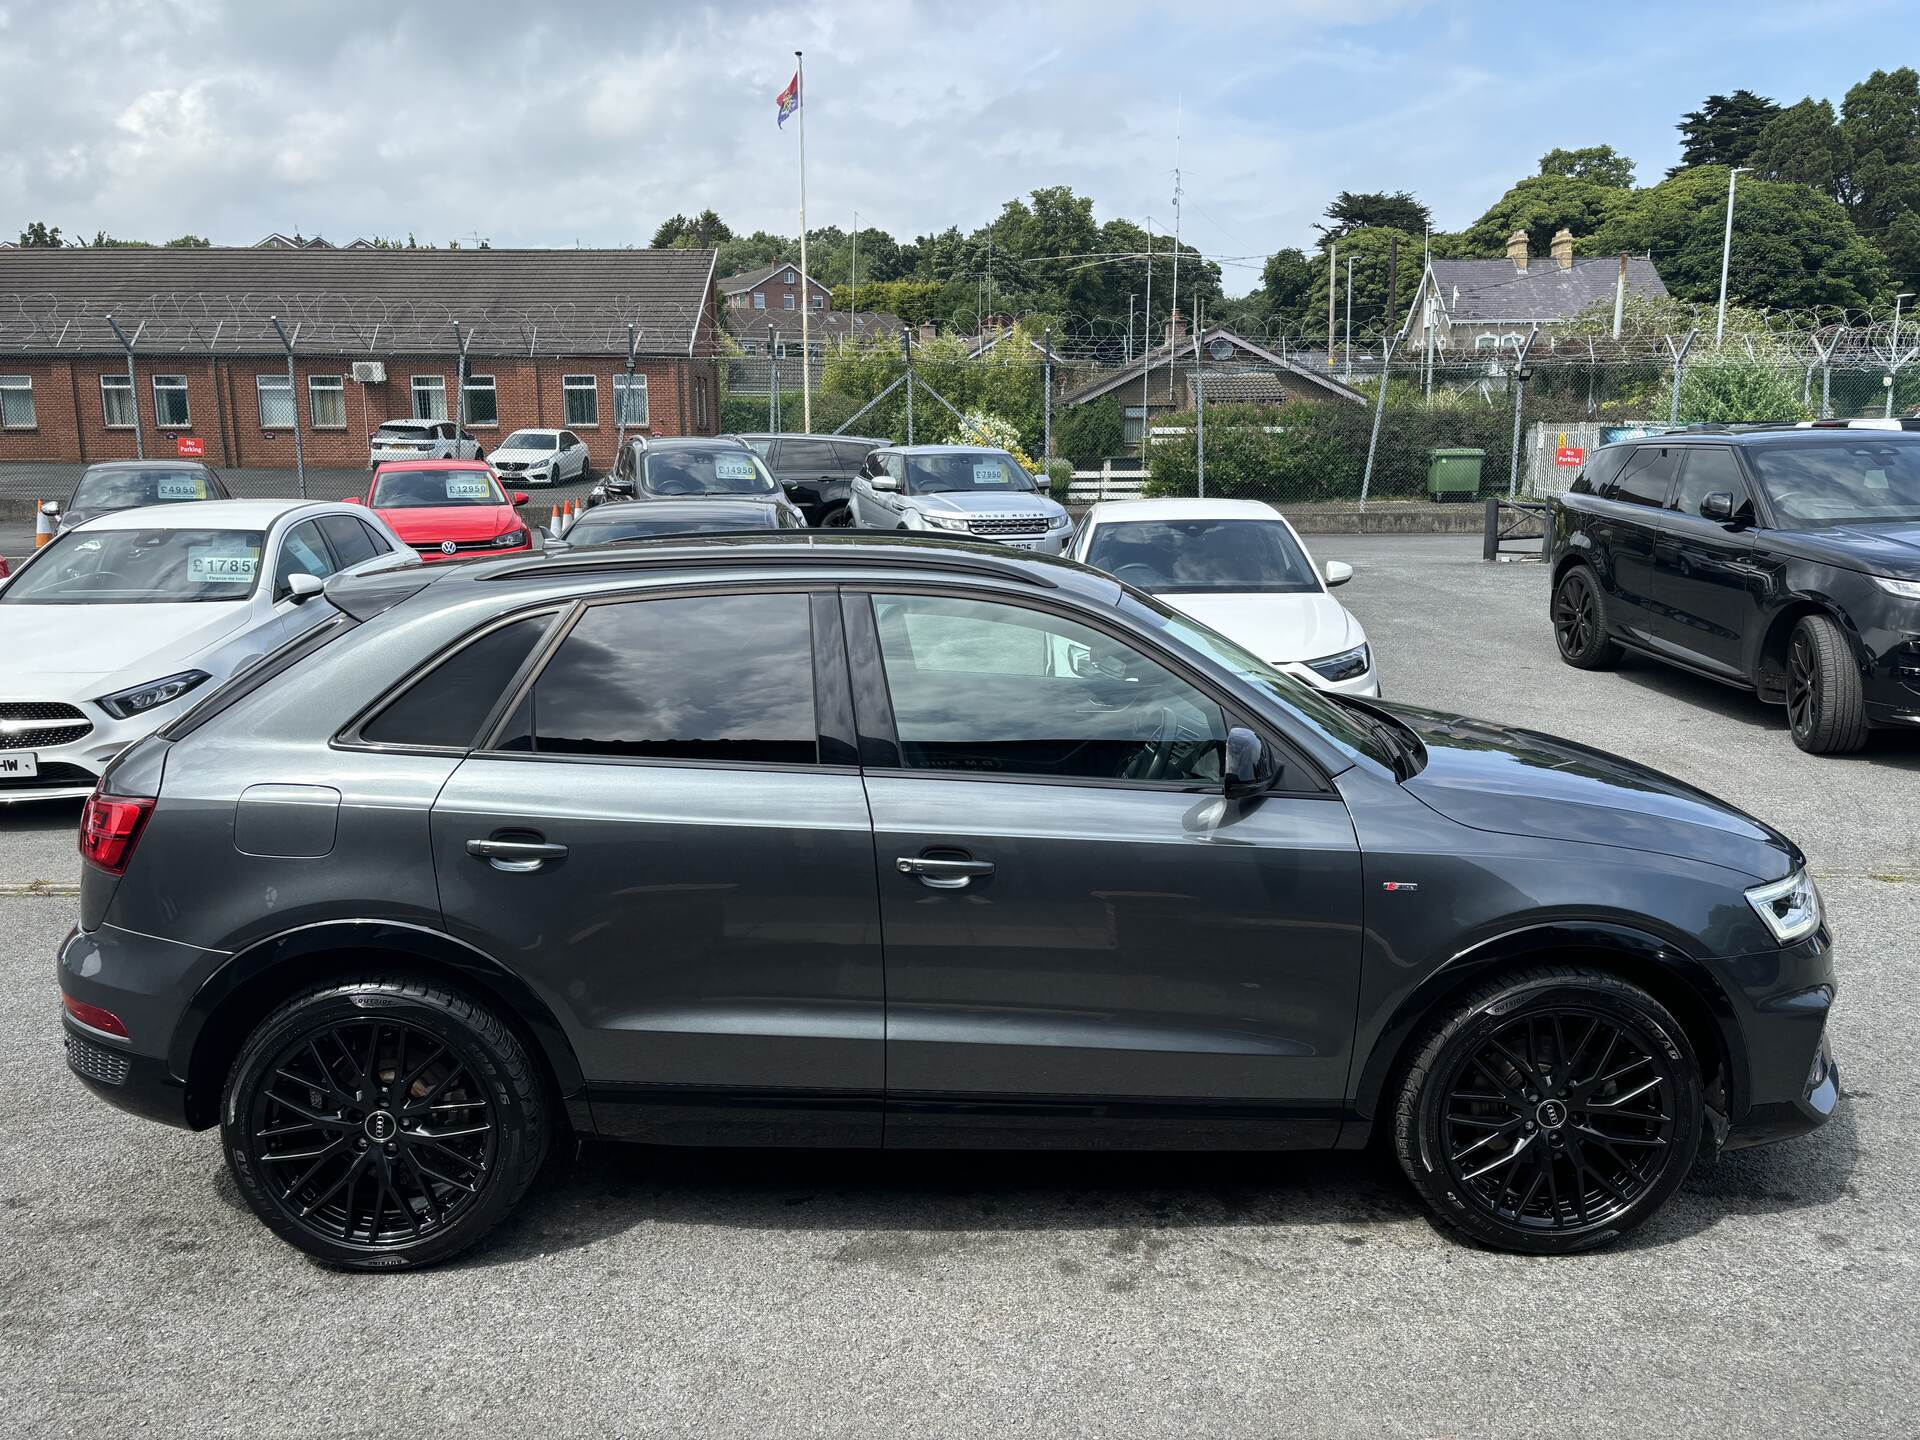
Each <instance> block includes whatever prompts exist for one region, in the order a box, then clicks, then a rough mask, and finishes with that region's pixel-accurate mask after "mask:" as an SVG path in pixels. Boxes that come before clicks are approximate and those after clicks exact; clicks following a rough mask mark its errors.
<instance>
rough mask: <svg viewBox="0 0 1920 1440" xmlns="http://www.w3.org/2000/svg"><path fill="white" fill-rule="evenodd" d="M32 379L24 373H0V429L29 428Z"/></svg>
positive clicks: (32, 419) (31, 416) (30, 425)
mask: <svg viewBox="0 0 1920 1440" xmlns="http://www.w3.org/2000/svg"><path fill="white" fill-rule="evenodd" d="M36 423H37V422H36V421H35V419H34V414H33V380H32V378H31V377H29V376H26V375H0V430H31V429H33V427H34V425H35V424H36Z"/></svg>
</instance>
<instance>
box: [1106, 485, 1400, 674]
mask: <svg viewBox="0 0 1920 1440" xmlns="http://www.w3.org/2000/svg"><path fill="white" fill-rule="evenodd" d="M1070 553H1071V555H1072V557H1073V558H1074V559H1075V560H1080V561H1083V562H1085V563H1086V564H1088V565H1091V566H1093V567H1094V568H1095V569H1098V570H1104V571H1106V572H1107V573H1108V574H1109V575H1111V576H1113V577H1114V579H1116V580H1124V581H1125V582H1126V583H1127V584H1129V585H1131V586H1133V587H1134V588H1135V589H1138V590H1145V591H1147V592H1149V593H1150V594H1152V595H1155V596H1157V597H1158V598H1159V599H1160V601H1161V602H1162V603H1163V604H1165V605H1168V606H1170V607H1171V608H1173V609H1175V610H1178V611H1180V612H1181V613H1182V614H1183V615H1190V616H1192V617H1193V618H1194V619H1195V620H1198V621H1199V622H1200V623H1201V624H1203V625H1207V626H1210V627H1211V628H1212V629H1215V630H1218V631H1219V632H1220V633H1221V634H1222V635H1224V636H1226V637H1227V638H1228V639H1229V640H1232V641H1234V642H1235V643H1236V644H1238V645H1241V646H1243V647H1244V648H1245V649H1247V650H1250V651H1252V652H1253V653H1254V654H1255V655H1256V656H1258V657H1259V658H1260V659H1262V660H1265V661H1267V662H1268V663H1269V664H1271V665H1274V666H1276V667H1278V668H1279V669H1282V670H1284V671H1286V672H1287V673H1288V674H1290V675H1293V676H1295V677H1297V678H1298V679H1301V680H1304V681H1306V682H1307V683H1308V684H1310V685H1314V686H1317V687H1318V688H1319V689H1322V690H1336V691H1339V692H1341V693H1343V694H1347V695H1378V694H1379V693H1380V675H1379V672H1378V671H1377V670H1376V669H1375V668H1374V663H1373V650H1372V647H1371V646H1369V645H1368V644H1367V632H1366V631H1365V630H1363V629H1362V628H1361V627H1360V622H1359V621H1358V620H1356V619H1354V618H1353V616H1352V615H1351V614H1349V613H1348V611H1347V607H1346V606H1344V605H1342V604H1341V603H1340V602H1339V601H1338V600H1336V599H1334V598H1333V596H1332V595H1330V594H1328V593H1327V592H1328V591H1329V590H1331V589H1332V588H1333V587H1334V586H1336V585H1344V584H1346V583H1347V581H1349V580H1351V579H1352V578H1353V567H1352V566H1351V565H1346V564H1343V563H1342V562H1340V561H1338V560H1329V561H1328V562H1327V567H1326V572H1325V575H1324V577H1323V576H1322V573H1321V572H1320V570H1319V569H1317V568H1316V567H1315V565H1314V563H1313V557H1312V556H1311V555H1309V554H1308V553H1307V547H1306V546H1305V545H1303V544H1301V543H1300V536H1299V535H1298V533H1296V532H1295V530H1294V528H1293V526H1292V525H1290V524H1289V523H1288V522H1287V520H1286V517H1285V516H1283V515H1281V514H1280V512H1279V511H1278V510H1275V509H1274V508H1273V507H1272V506H1271V505H1268V504H1266V503H1264V502H1262V501H1259V500H1122V501H1116V502H1112V503H1107V504H1100V505H1095V506H1094V507H1093V508H1092V509H1091V510H1089V511H1088V512H1087V515H1086V518H1085V519H1084V520H1082V521H1081V522H1080V533H1079V535H1078V536H1077V537H1076V539H1075V541H1074V545H1073V549H1072V551H1071V552H1070Z"/></svg>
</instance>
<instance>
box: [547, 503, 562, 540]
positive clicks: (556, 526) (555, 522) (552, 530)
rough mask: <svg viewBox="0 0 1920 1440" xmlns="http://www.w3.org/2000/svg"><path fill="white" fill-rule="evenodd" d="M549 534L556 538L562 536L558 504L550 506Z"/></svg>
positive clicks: (548, 512)
mask: <svg viewBox="0 0 1920 1440" xmlns="http://www.w3.org/2000/svg"><path fill="white" fill-rule="evenodd" d="M547 534H549V535H551V536H553V538H554V539H556V540H558V539H559V538H560V507H559V506H558V505H553V506H550V507H548V510H547Z"/></svg>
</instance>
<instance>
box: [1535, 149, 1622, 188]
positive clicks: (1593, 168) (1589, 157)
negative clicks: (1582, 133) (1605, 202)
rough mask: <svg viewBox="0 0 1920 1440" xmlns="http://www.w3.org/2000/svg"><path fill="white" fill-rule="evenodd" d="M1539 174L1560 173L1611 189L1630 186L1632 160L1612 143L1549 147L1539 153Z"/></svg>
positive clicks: (1570, 178) (1572, 178)
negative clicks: (1558, 147)
mask: <svg viewBox="0 0 1920 1440" xmlns="http://www.w3.org/2000/svg"><path fill="white" fill-rule="evenodd" d="M1540 173H1541V174H1542V175H1563V176H1565V177H1566V178H1567V179H1569V180H1586V181H1590V182H1591V183H1593V184H1595V185H1605V186H1607V187H1609V188H1610V189H1614V190H1631V189H1632V188H1633V161H1631V160H1629V159H1628V158H1627V157H1626V156H1625V155H1622V154H1621V153H1620V152H1619V151H1617V150H1615V149H1614V148H1613V147H1612V146H1611V145H1587V146H1583V147H1582V148H1581V149H1578V150H1561V149H1553V150H1549V151H1548V152H1547V153H1546V154H1544V155H1542V156H1541V157H1540Z"/></svg>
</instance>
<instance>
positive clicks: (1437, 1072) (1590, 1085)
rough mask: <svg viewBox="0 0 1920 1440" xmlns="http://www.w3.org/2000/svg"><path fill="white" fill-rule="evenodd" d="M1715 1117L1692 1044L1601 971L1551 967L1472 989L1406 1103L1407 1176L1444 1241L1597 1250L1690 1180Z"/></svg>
mask: <svg viewBox="0 0 1920 1440" xmlns="http://www.w3.org/2000/svg"><path fill="white" fill-rule="evenodd" d="M1703 1116H1704V1106H1703V1097H1702V1090H1701V1081H1700V1070H1699V1064H1698V1061H1697V1060H1696V1059H1695V1057H1694V1053H1693V1047H1692V1045H1691V1043H1690V1042H1689V1041H1688V1039H1687V1035H1686V1032H1685V1031H1684V1030H1683V1029H1681V1027H1680V1024H1679V1022H1678V1021H1676V1020H1675V1019H1674V1018H1673V1016H1672V1014H1670V1013H1669V1012H1668V1010H1667V1009H1666V1007H1665V1006H1663V1005H1662V1004H1661V1003H1660V1002H1659V1001H1658V1000H1656V999H1654V997H1653V996H1651V995H1649V994H1648V993H1647V992H1646V991H1645V990H1642V989H1641V988H1639V987H1638V986H1636V985H1633V984H1630V983H1628V982H1627V981H1625V980H1622V979H1620V978H1619V977H1618V976H1615V975H1611V974H1608V973H1606V972H1604V971H1597V970H1587V969H1584V968H1579V967H1574V966H1557V965H1556V966H1540V967H1535V968H1531V969H1528V970H1524V971H1520V972H1517V973H1512V974H1507V975H1503V976H1500V977H1499V978H1497V979H1494V980H1491V981H1488V982H1486V983H1484V984H1482V985H1479V986H1477V987H1475V988H1474V989H1473V990H1471V991H1470V992H1468V993H1467V994H1466V995H1465V996H1464V997H1463V998H1462V999H1461V1001H1460V1003H1459V1004H1458V1005H1457V1006H1455V1007H1454V1008H1453V1010H1452V1011H1451V1012H1450V1013H1449V1014H1448V1015H1447V1016H1446V1017H1445V1018H1443V1019H1442V1020H1440V1021H1439V1022H1438V1023H1437V1024H1436V1025H1435V1026H1434V1028H1433V1029H1431V1030H1430V1031H1428V1032H1427V1034H1426V1036H1425V1037H1424V1039H1423V1040H1422V1041H1421V1042H1420V1043H1419V1045H1418V1046H1417V1048H1416V1049H1415V1052H1414V1055H1413V1059H1412V1060H1411V1062H1410V1063H1409V1064H1408V1066H1407V1069H1406V1072H1405V1074H1404V1075H1403V1077H1402V1080H1401V1084H1400V1087H1399V1090H1398V1094H1397V1097H1396V1104H1395V1108H1394V1112H1393V1149H1394V1154H1395V1156H1396V1158H1397V1159H1398V1160H1399V1162H1400V1168H1401V1170H1402V1172H1403V1173H1404V1174H1405V1175H1406V1177H1407V1179H1408V1180H1409V1181H1410V1182H1411V1183H1412V1185H1413V1188H1414V1189H1415V1191H1417V1192H1418V1193H1419V1195H1420V1197H1421V1199H1422V1200H1424V1201H1425V1202H1426V1204H1427V1206H1428V1208H1429V1209H1430V1210H1431V1211H1432V1212H1433V1215H1434V1216H1435V1218H1436V1219H1437V1220H1438V1221H1439V1223H1440V1224H1441V1225H1442V1226H1443V1227H1444V1228H1446V1229H1447V1230H1449V1231H1451V1232H1453V1233H1454V1234H1456V1235H1459V1236H1463V1237H1465V1238H1466V1239H1468V1240H1471V1241H1474V1242H1476V1243H1478V1244H1481V1245H1485V1246H1487V1247H1489V1248H1492V1249H1496V1250H1508V1251H1514V1252H1518V1253H1522V1254H1530V1255H1562V1254H1571V1253H1573V1252H1576V1251H1581V1250H1591V1249H1593V1248H1594V1247H1596V1246H1599V1245H1604V1244H1607V1243H1609V1242H1610V1241H1613V1240H1616V1239H1618V1238H1619V1237H1620V1236H1622V1235H1624V1234H1626V1233H1627V1232H1628V1231H1630V1230H1632V1229H1634V1228H1635V1227H1636V1226H1638V1225H1641V1224H1643V1223H1645V1221H1646V1220H1647V1219H1648V1218H1649V1217H1651V1216H1652V1215H1653V1214H1654V1213H1655V1212H1656V1211H1658V1210H1659V1209H1660V1207H1661V1206H1662V1205H1664V1204H1665V1203H1666V1202H1667V1200H1668V1199H1669V1198H1671V1197H1672V1195H1673V1193H1674V1191H1676V1190H1677V1189H1679V1188H1680V1185H1681V1183H1682V1182H1683V1181H1684V1180H1685V1179H1686V1175H1687V1171H1688V1170H1689V1168H1690V1167H1691V1166H1692V1164H1693V1160H1694V1156H1695V1153H1696V1152H1697V1151H1698V1149H1699V1146H1700V1137H1701V1133H1702V1124H1703Z"/></svg>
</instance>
